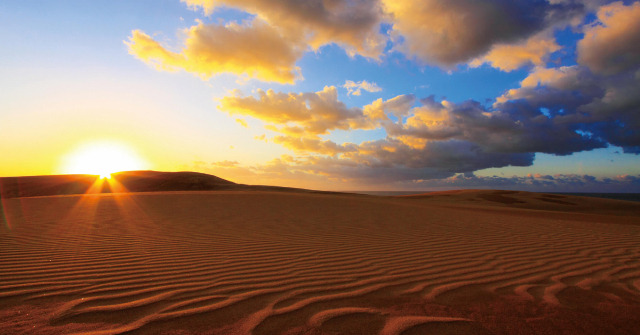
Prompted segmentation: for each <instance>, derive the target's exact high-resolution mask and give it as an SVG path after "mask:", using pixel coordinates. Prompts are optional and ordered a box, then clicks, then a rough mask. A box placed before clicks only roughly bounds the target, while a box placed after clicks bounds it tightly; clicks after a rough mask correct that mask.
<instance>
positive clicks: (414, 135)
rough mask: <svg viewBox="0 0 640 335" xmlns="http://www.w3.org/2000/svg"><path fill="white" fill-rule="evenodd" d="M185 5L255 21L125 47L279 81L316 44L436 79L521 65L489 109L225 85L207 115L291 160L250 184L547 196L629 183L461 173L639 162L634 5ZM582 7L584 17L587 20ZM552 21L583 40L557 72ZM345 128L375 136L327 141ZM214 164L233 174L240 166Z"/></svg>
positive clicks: (439, 1) (212, 70)
mask: <svg viewBox="0 0 640 335" xmlns="http://www.w3.org/2000/svg"><path fill="white" fill-rule="evenodd" d="M183 2H184V3H186V4H187V5H188V6H189V7H190V8H192V9H194V10H198V11H200V10H202V11H203V12H204V13H205V14H207V15H209V14H211V13H214V12H215V11H216V9H218V8H220V7H231V8H235V9H239V10H242V11H244V12H246V13H249V14H251V15H253V18H252V19H251V20H249V21H247V22H242V23H236V22H231V23H227V24H205V23H202V22H200V23H198V24H197V25H195V26H193V27H191V28H189V29H188V30H186V34H185V36H186V37H185V41H184V47H183V48H182V49H181V50H179V51H171V50H169V49H168V48H166V47H164V46H162V45H161V44H160V43H158V42H157V41H155V40H154V39H153V38H152V37H150V36H149V35H147V34H145V33H143V32H141V31H138V30H136V31H133V32H132V36H131V37H130V38H129V40H128V41H127V42H126V43H127V45H128V47H129V51H130V53H131V54H133V55H134V56H136V57H138V58H140V59H141V60H143V61H145V62H148V63H150V64H152V65H154V66H156V67H157V68H159V69H161V70H172V71H173V70H178V69H182V70H185V71H188V72H191V73H194V74H196V75H198V76H201V77H203V78H210V77H212V76H215V75H216V74H218V73H223V72H231V73H235V74H238V75H245V76H248V77H250V78H256V79H259V80H262V81H269V82H279V83H294V82H296V80H300V79H302V72H301V71H302V70H301V69H300V68H298V67H297V65H296V63H297V61H298V60H299V59H300V58H301V57H302V56H303V55H304V54H305V53H306V52H308V51H319V50H320V49H321V48H322V47H323V46H325V45H329V44H334V45H337V46H339V47H341V48H342V49H344V51H345V52H346V53H347V54H348V55H350V56H352V57H356V56H361V57H365V58H367V59H369V60H371V61H373V62H378V61H381V60H383V59H384V58H385V57H386V56H387V55H389V54H390V53H394V52H399V53H401V54H404V55H405V56H406V57H407V58H409V59H412V60H416V61H417V62H419V63H421V64H427V65H434V66H439V67H441V68H443V69H447V70H451V69H456V68H458V67H460V66H461V65H462V66H464V65H467V66H469V67H471V68H473V67H478V66H482V65H485V64H487V65H489V66H491V67H494V68H496V69H499V70H501V71H505V72H509V71H514V70H518V69H522V68H523V67H526V68H527V70H528V72H529V73H528V75H527V76H526V77H525V78H524V79H523V80H522V81H521V82H520V83H519V85H516V86H517V87H513V88H512V89H509V90H507V91H505V92H504V93H503V94H502V95H500V96H498V97H495V100H494V102H493V103H492V104H486V103H483V102H479V101H474V100H467V101H462V102H451V101H447V100H446V99H436V98H435V97H433V96H427V97H417V96H415V95H413V94H411V93H408V94H400V95H397V96H395V97H392V98H390V99H381V98H379V99H373V100H372V101H370V102H369V103H368V104H365V105H360V106H357V107H349V106H348V105H347V104H346V103H345V102H343V101H341V100H340V98H339V96H338V89H337V88H336V86H331V85H329V86H325V87H324V88H323V89H322V90H320V91H316V92H276V91H275V90H256V91H255V92H254V94H252V95H245V94H243V93H242V92H241V91H239V90H236V91H234V92H233V93H231V94H229V95H228V96H226V97H224V98H222V99H220V101H219V106H218V109H219V110H220V111H223V112H226V113H228V114H230V115H232V116H240V117H251V118H255V119H258V120H261V121H262V122H263V123H264V124H265V128H266V129H268V130H269V131H271V132H273V133H275V135H273V136H269V137H268V138H267V137H264V136H263V137H261V140H266V141H269V142H272V143H276V144H279V145H281V146H283V147H285V148H287V149H289V150H291V151H292V153H293V154H295V156H283V157H281V158H278V159H276V160H274V161H272V162H270V163H268V164H266V165H263V166H261V167H254V168H253V169H252V170H251V171H250V172H251V173H252V174H254V175H255V174H261V175H265V174H269V173H271V174H274V176H275V175H277V176H279V177H278V178H284V177H285V176H288V177H295V178H311V179H313V180H322V179H330V180H351V181H359V182H363V183H364V182H367V183H372V182H379V183H383V182H384V183H398V184H403V183H418V184H421V185H426V184H424V183H428V182H433V183H434V185H437V184H438V183H437V182H435V180H441V181H442V183H453V184H451V185H455V183H458V182H460V183H464V184H465V185H467V186H469V185H474V183H479V184H478V185H480V184H482V183H484V184H483V185H489V186H491V185H498V184H499V183H504V184H505V185H507V184H509V185H515V186H517V185H521V186H523V185H525V186H526V185H529V186H531V187H533V186H536V187H537V186H540V187H542V186H544V185H548V186H549V187H551V186H553V185H555V186H557V187H560V186H562V185H564V186H567V185H570V184H571V183H577V181H576V180H582V182H583V183H585V184H589V185H601V186H602V185H604V184H607V183H608V184H611V185H613V184H615V183H617V182H619V183H622V182H623V181H624V182H628V183H631V184H633V185H636V184H637V183H636V179H633V178H636V177H625V178H626V179H625V178H622V177H621V179H620V178H619V180H618V179H616V180H618V181H615V180H614V179H608V180H605V179H602V180H596V181H594V180H592V179H591V177H585V176H582V177H579V176H569V175H564V176H556V177H551V178H547V177H544V178H543V177H536V176H535V175H534V176H533V177H531V178H524V177H517V178H515V177H514V178H515V179H514V178H510V179H509V178H507V179H505V178H499V177H495V178H491V177H476V176H475V175H473V172H474V171H478V170H482V169H486V168H500V167H507V166H530V165H532V164H533V161H534V158H535V154H536V153H547V154H554V155H570V154H572V153H576V152H582V151H589V150H593V149H598V148H606V147H608V146H611V145H614V146H619V147H622V150H623V151H624V152H625V153H629V154H640V132H639V131H638V129H640V113H638V111H639V110H640V95H639V94H637V92H640V47H639V46H640V2H637V1H636V2H631V3H626V4H625V3H624V2H610V1H604V0H603V1H599V0H533V1H532V0H526V1H525V0H515V1H514V0H510V1H507V0H484V1H475V0H447V1H444V0H379V1H375V0H370V1H365V0H329V1H327V0H309V1H298V0H274V1H258V0H237V1H231V0H183ZM589 13H594V14H595V19H594V20H593V22H588V23H585V17H586V15H587V14H589ZM565 28H570V29H573V31H574V32H582V33H583V34H584V36H583V37H582V38H581V39H580V40H579V41H578V42H577V46H576V50H575V53H576V62H574V63H573V64H565V65H556V64H554V63H553V62H550V58H551V55H552V54H553V53H556V52H558V51H564V50H562V46H561V45H560V44H559V43H558V41H556V39H555V35H554V33H555V32H556V31H558V30H560V29H565ZM342 87H343V88H345V89H347V95H348V96H350V95H354V96H359V95H361V94H362V92H363V91H366V92H370V93H376V92H380V91H381V88H380V87H378V86H377V85H376V84H375V83H373V82H368V81H365V80H363V81H360V82H354V81H346V82H345V84H344V85H342ZM354 130H358V131H371V130H373V131H376V132H377V134H380V133H382V134H383V137H381V138H380V137H379V136H378V138H377V139H374V140H369V141H363V142H360V143H350V142H340V141H337V140H336V136H334V135H335V133H336V132H339V131H354ZM273 133H272V134H273ZM216 167H217V168H223V167H224V168H229V169H238V170H239V169H243V167H241V166H238V164H233V165H226V166H222V165H218V166H216ZM247 171H248V170H247ZM518 178H521V179H518ZM522 178H524V179H522ZM629 178H631V179H629ZM594 183H595V184H594ZM598 183H600V184H598ZM634 183H636V184H634ZM631 184H629V185H631ZM443 185H444V184H443ZM532 185H533V186H532ZM541 185H542V186H541ZM571 185H572V184H571ZM555 186H554V187H555Z"/></svg>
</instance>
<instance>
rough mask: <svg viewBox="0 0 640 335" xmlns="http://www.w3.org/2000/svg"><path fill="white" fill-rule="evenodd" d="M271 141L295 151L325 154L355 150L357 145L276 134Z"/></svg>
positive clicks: (332, 154) (330, 154) (331, 154)
mask: <svg viewBox="0 0 640 335" xmlns="http://www.w3.org/2000/svg"><path fill="white" fill-rule="evenodd" d="M273 142H274V143H278V144H280V145H282V146H284V147H285V148H288V149H291V150H293V151H296V152H303V153H306V152H311V153H315V154H320V155H327V156H336V155H338V154H341V153H345V152H354V151H357V146H356V145H355V144H352V143H345V144H337V143H335V142H333V141H328V140H320V139H315V138H305V137H295V136H276V137H274V138H273Z"/></svg>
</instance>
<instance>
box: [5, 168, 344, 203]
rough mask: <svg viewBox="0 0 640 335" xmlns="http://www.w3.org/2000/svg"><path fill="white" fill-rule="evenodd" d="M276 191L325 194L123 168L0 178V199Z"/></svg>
mask: <svg viewBox="0 0 640 335" xmlns="http://www.w3.org/2000/svg"><path fill="white" fill-rule="evenodd" d="M168 191H278V192H305V193H327V194H335V193H339V192H324V191H314V190H305V189H299V188H290V187H279V186H261V185H245V184H237V183H234V182H232V181H228V180H226V179H222V178H219V177H216V176H213V175H209V174H205V173H198V172H158V171H126V172H118V173H113V174H111V179H109V180H100V177H99V176H96V175H81V174H76V175H53V176H28V177H3V178H0V198H23V197H39V196H52V195H71V194H85V193H115V192H168Z"/></svg>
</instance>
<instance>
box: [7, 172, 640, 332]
mask: <svg viewBox="0 0 640 335" xmlns="http://www.w3.org/2000/svg"><path fill="white" fill-rule="evenodd" d="M192 177H193V176H192ZM193 178H195V177H193ZM112 179H113V180H117V179H118V177H117V176H114V178H112ZM138 183H139V184H140V183H141V182H139V181H138ZM175 183H177V182H175V181H174V185H175ZM221 183H222V182H221ZM123 185H124V186H127V185H125V182H123ZM230 185H231V186H230ZM232 185H235V184H232V183H230V184H228V185H227V186H228V188H227V189H226V190H220V191H175V190H174V191H170V192H143V193H112V194H68V195H56V196H34V197H22V198H15V197H12V198H3V199H2V208H3V211H2V217H3V222H2V224H1V225H0V333H2V334H20V333H22V334H27V333H34V334H69V333H74V334H75V333H77V334H121V333H127V334H384V335H386V334H603V333H604V334H606V333H610V334H636V333H637V332H638V325H640V204H637V203H632V202H624V201H614V200H604V199H595V198H582V197H573V196H562V195H550V194H546V195H545V194H536V193H526V192H509V191H453V192H440V193H433V194H428V195H424V196H411V197H375V196H364V195H350V194H330V193H314V192H308V191H296V190H287V189H279V190H270V189H268V188H263V189H254V190H252V189H247V188H245V189H243V188H242V187H241V186H238V188H237V189H233V187H232ZM129 187H131V186H129ZM136 187H142V186H139V185H138V186H136ZM145 187H149V186H148V185H147V186H145ZM5 189H6V187H5Z"/></svg>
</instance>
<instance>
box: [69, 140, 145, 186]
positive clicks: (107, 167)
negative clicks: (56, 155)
mask: <svg viewBox="0 0 640 335" xmlns="http://www.w3.org/2000/svg"><path fill="white" fill-rule="evenodd" d="M63 160H64V163H63V168H62V170H63V172H64V173H66V174H92V175H99V176H100V177H101V178H111V174H112V173H115V172H120V171H131V170H143V169H145V168H146V165H147V164H146V163H145V162H144V160H143V159H141V158H140V157H139V156H138V155H137V154H136V152H135V151H134V150H133V149H131V148H130V147H128V146H127V145H124V144H122V143H117V142H93V143H87V144H85V145H82V146H80V147H79V148H77V149H76V150H74V151H72V152H71V153H70V154H69V155H67V156H65V157H64V159H63Z"/></svg>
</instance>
